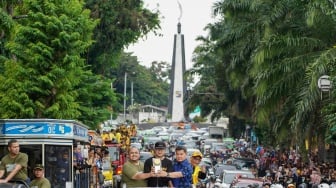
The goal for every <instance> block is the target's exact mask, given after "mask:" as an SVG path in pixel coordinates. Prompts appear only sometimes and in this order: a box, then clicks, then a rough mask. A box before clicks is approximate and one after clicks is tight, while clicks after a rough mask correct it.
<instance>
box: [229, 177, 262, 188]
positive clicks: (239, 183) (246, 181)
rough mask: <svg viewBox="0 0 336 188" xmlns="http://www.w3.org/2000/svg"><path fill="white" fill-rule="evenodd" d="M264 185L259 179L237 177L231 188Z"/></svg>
mask: <svg viewBox="0 0 336 188" xmlns="http://www.w3.org/2000/svg"><path fill="white" fill-rule="evenodd" d="M263 183H264V181H263V180H261V179H257V178H242V177H237V178H236V179H235V180H233V182H232V183H231V188H245V187H263Z"/></svg>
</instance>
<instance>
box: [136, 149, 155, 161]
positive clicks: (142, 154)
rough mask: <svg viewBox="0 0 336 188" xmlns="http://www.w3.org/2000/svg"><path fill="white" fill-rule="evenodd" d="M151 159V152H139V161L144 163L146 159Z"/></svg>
mask: <svg viewBox="0 0 336 188" xmlns="http://www.w3.org/2000/svg"><path fill="white" fill-rule="evenodd" d="M151 157H153V154H152V153H151V152H147V151H141V152H140V159H139V160H140V161H142V162H145V161H146V160H147V159H149V158H151Z"/></svg>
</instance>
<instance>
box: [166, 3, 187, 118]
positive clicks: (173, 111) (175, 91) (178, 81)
mask: <svg viewBox="0 0 336 188" xmlns="http://www.w3.org/2000/svg"><path fill="white" fill-rule="evenodd" d="M179 7H180V11H181V15H182V8H181V4H179ZM181 15H180V17H179V22H178V24H177V34H175V35H174V48H173V60H172V70H171V77H170V78H171V83H170V94H169V104H168V114H170V115H171V122H179V121H183V120H184V119H185V116H184V104H183V98H184V95H185V93H186V82H185V80H184V72H185V50H184V35H183V34H181V23H180V18H181Z"/></svg>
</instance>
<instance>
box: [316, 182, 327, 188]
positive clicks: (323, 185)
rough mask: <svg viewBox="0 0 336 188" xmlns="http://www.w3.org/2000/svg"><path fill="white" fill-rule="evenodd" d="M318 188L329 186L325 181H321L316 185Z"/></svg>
mask: <svg viewBox="0 0 336 188" xmlns="http://www.w3.org/2000/svg"><path fill="white" fill-rule="evenodd" d="M317 187H318V188H329V185H328V184H326V183H321V184H320V185H318V186H317Z"/></svg>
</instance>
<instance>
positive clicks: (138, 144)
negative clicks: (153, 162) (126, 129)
mask: <svg viewBox="0 0 336 188" xmlns="http://www.w3.org/2000/svg"><path fill="white" fill-rule="evenodd" d="M131 147H136V148H138V150H142V144H141V143H138V142H133V143H131Z"/></svg>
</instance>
